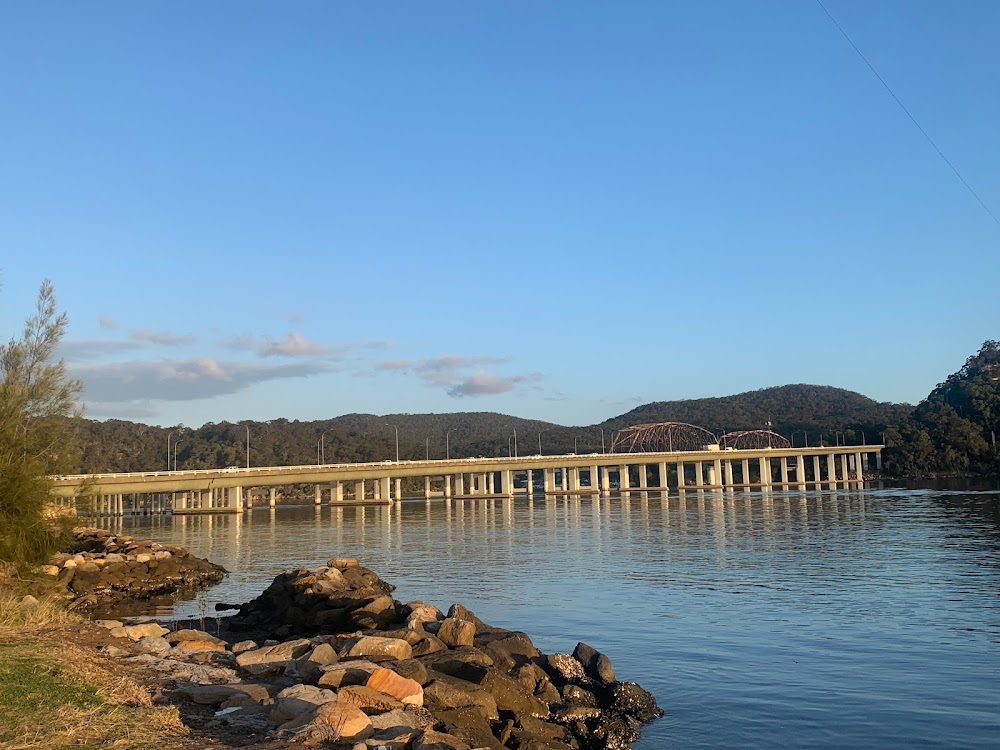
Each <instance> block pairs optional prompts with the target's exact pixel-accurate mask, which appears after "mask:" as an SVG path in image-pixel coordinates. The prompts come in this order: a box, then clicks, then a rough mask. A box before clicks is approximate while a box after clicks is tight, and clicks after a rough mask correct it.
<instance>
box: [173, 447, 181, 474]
mask: <svg viewBox="0 0 1000 750" xmlns="http://www.w3.org/2000/svg"><path fill="white" fill-rule="evenodd" d="M180 444H181V441H180V440H175V441H174V471H177V446H178V445H180Z"/></svg>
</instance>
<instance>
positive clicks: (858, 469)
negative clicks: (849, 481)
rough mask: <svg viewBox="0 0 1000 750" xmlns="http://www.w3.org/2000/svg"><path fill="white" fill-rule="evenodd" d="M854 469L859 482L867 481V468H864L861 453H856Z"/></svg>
mask: <svg viewBox="0 0 1000 750" xmlns="http://www.w3.org/2000/svg"><path fill="white" fill-rule="evenodd" d="M854 471H855V474H856V478H857V481H858V484H861V483H863V482H864V481H865V470H864V461H863V460H862V459H861V454H860V453H855V454H854Z"/></svg>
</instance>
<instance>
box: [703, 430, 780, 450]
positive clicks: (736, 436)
mask: <svg viewBox="0 0 1000 750" xmlns="http://www.w3.org/2000/svg"><path fill="white" fill-rule="evenodd" d="M719 445H721V446H722V447H723V448H735V449H736V450H749V451H759V450H762V449H764V448H791V447H792V444H791V443H790V442H789V441H788V439H787V438H784V437H782V436H781V435H779V434H778V433H776V432H771V431H770V430H739V431H737V432H727V433H726V434H725V435H722V436H721V437H720V438H719Z"/></svg>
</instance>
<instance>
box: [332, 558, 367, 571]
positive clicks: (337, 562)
mask: <svg viewBox="0 0 1000 750" xmlns="http://www.w3.org/2000/svg"><path fill="white" fill-rule="evenodd" d="M327 566H328V567H331V568H336V569H337V570H338V571H340V570H344V569H345V568H356V567H358V566H359V563H358V561H357V560H356V559H355V558H353V557H335V558H333V559H332V560H330V561H328V562H327Z"/></svg>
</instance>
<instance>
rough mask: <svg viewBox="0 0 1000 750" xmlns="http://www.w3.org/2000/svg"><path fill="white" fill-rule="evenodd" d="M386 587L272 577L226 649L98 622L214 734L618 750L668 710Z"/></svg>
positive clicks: (463, 748) (560, 658)
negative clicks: (129, 644) (205, 712)
mask: <svg viewBox="0 0 1000 750" xmlns="http://www.w3.org/2000/svg"><path fill="white" fill-rule="evenodd" d="M392 590H393V587H392V586H391V585H390V584H388V583H386V582H385V581H382V580H381V579H380V578H379V577H378V576H377V575H376V574H375V573H373V572H372V571H370V570H368V569H366V568H364V567H362V566H360V565H359V564H358V563H357V561H355V560H351V559H334V560H331V561H330V562H329V564H328V565H326V566H323V567H320V568H318V569H316V570H298V571H294V572H289V573H285V574H282V575H280V576H278V577H277V578H276V579H275V581H274V583H273V584H272V585H271V586H270V587H269V588H268V589H267V591H266V592H264V594H262V595H261V596H260V597H258V598H257V599H255V600H254V601H252V602H250V603H248V604H246V605H244V606H243V607H242V609H241V611H240V613H239V614H238V615H236V616H234V617H233V618H231V619H230V620H229V621H228V623H227V625H228V628H227V629H226V630H224V631H223V633H224V634H225V635H226V636H227V637H226V638H225V639H223V638H218V637H216V636H211V635H209V634H207V633H204V632H201V631H193V630H182V631H177V632H172V633H171V632H168V631H167V630H166V629H159V630H157V631H156V632H152V631H149V632H147V630H142V629H135V630H134V631H131V632H130V631H129V630H128V627H127V626H125V627H123V626H121V625H120V623H106V624H107V625H108V626H109V627H111V628H120V629H116V630H113V631H112V632H113V633H114V634H116V635H119V636H122V637H128V638H130V639H132V640H133V641H134V648H135V649H136V650H138V651H140V652H141V653H139V654H138V655H136V656H131V657H129V658H130V659H131V660H133V661H138V662H139V663H141V664H142V665H143V666H145V667H148V668H150V669H153V670H155V671H158V672H161V673H164V674H166V675H167V676H168V677H170V678H171V679H172V681H173V682H172V683H171V685H170V688H171V690H172V693H173V696H174V697H175V698H179V699H182V700H185V701H189V702H191V703H192V704H195V705H197V706H202V707H210V708H211V709H212V710H213V711H214V715H213V717H212V718H211V719H209V723H210V724H212V725H214V726H216V727H217V728H219V731H221V730H222V729H223V728H225V727H229V728H230V729H231V730H235V731H239V732H242V733H244V736H250V735H251V734H252V735H257V734H258V733H259V735H260V737H261V738H262V739H263V738H268V739H269V740H273V741H286V742H289V743H305V744H322V745H324V746H326V745H330V746H334V747H344V748H357V749H358V750H361V749H364V748H371V749H372V750H375V749H377V748H387V749H391V750H404V749H405V750H471V749H472V748H488V749H489V750H502V749H503V748H509V749H510V750H570V749H574V750H622V749H624V748H628V747H629V746H630V745H631V743H632V742H634V741H635V740H636V739H638V737H639V727H640V724H641V723H642V722H645V721H649V720H652V719H655V718H657V717H659V716H661V715H662V713H663V712H662V711H661V710H660V708H659V707H658V706H657V704H656V701H655V699H654V698H653V696H652V695H651V694H650V693H648V692H647V691H645V690H643V689H642V688H641V687H640V686H639V685H637V684H635V683H632V682H623V681H620V680H618V679H617V677H616V675H615V672H614V669H613V668H612V665H611V662H610V661H609V659H608V658H607V656H605V655H604V654H602V653H600V652H598V651H596V650H595V649H593V648H591V647H589V646H587V645H586V644H583V643H580V644H577V646H576V648H575V649H574V651H573V653H572V654H566V653H563V654H559V653H557V654H549V655H545V654H542V653H541V652H540V651H539V650H538V649H537V648H535V646H534V645H533V644H532V642H531V639H530V638H529V637H528V636H527V635H526V634H525V633H522V632H517V631H510V630H506V629H503V628H497V627H493V626H491V625H488V624H486V623H484V622H482V621H481V620H480V619H478V618H477V617H476V616H475V615H474V614H473V613H472V612H470V611H469V610H467V609H466V608H465V607H463V606H461V605H459V604H455V605H453V606H452V607H451V608H450V609H449V611H448V612H447V614H445V613H443V612H442V611H440V610H439V609H438V608H437V607H435V606H433V605H431V604H427V603H425V602H420V601H412V602H407V603H402V602H399V601H397V600H395V599H393V598H392V596H390V595H389V592H391V591H392ZM132 627H135V626H132ZM141 627H146V628H147V629H148V628H158V626H156V625H147V626H141ZM233 633H239V634H240V635H236V636H234V635H233ZM251 635H252V636H253V637H254V638H255V639H256V640H252V639H249V638H246V636H251ZM241 637H242V638H244V640H237V639H238V638H241Z"/></svg>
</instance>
